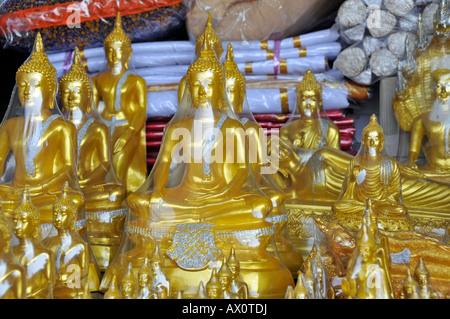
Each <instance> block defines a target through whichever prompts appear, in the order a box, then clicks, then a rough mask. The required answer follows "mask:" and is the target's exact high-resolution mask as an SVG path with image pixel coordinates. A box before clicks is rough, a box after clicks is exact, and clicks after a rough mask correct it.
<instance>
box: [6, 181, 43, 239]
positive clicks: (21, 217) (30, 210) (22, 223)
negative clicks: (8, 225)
mask: <svg viewBox="0 0 450 319" xmlns="http://www.w3.org/2000/svg"><path fill="white" fill-rule="evenodd" d="M12 221H13V230H14V234H15V235H16V237H17V238H19V239H27V238H34V237H36V235H37V231H38V228H39V210H38V209H37V207H36V206H34V205H33V203H32V202H31V198H30V189H29V187H28V186H25V189H24V191H23V195H22V200H21V202H20V204H19V205H18V206H17V207H16V209H14V211H13V212H12Z"/></svg>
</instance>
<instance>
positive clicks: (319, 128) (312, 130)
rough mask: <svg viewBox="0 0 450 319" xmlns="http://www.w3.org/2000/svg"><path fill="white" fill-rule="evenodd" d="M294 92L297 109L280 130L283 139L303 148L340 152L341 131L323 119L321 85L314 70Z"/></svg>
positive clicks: (309, 72) (308, 72)
mask: <svg viewBox="0 0 450 319" xmlns="http://www.w3.org/2000/svg"><path fill="white" fill-rule="evenodd" d="M295 93H296V99H297V107H296V109H295V111H294V112H293V114H292V117H291V119H290V120H289V121H288V122H287V123H286V124H285V125H283V126H282V127H281V129H280V138H281V139H284V140H286V141H289V142H291V144H292V145H294V146H295V147H300V148H304V149H317V148H321V147H324V146H327V147H331V148H335V149H340V147H341V139H340V135H339V129H338V127H337V126H336V125H335V124H334V123H333V122H331V121H330V120H329V119H324V118H323V116H324V115H325V112H324V111H323V109H322V85H321V84H320V83H319V81H317V80H316V78H315V76H314V74H313V73H312V71H311V70H308V71H307V72H306V74H305V76H304V77H303V80H302V82H300V84H299V85H298V86H297V88H296V90H295ZM297 117H299V118H297Z"/></svg>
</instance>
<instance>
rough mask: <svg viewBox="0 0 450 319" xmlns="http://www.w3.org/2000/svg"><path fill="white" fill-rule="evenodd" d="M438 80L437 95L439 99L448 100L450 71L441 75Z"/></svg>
mask: <svg viewBox="0 0 450 319" xmlns="http://www.w3.org/2000/svg"><path fill="white" fill-rule="evenodd" d="M436 82H437V83H436V97H437V99H438V100H439V101H441V102H446V101H447V100H448V98H449V94H450V73H447V74H444V75H441V76H439V77H438V78H437V81H436Z"/></svg>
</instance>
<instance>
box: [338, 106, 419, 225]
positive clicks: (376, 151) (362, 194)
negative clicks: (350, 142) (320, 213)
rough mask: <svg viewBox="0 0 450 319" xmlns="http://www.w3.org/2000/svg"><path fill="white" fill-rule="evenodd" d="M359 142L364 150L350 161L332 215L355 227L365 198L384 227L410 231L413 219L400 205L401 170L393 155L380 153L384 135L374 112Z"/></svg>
mask: <svg viewBox="0 0 450 319" xmlns="http://www.w3.org/2000/svg"><path fill="white" fill-rule="evenodd" d="M362 145H363V147H364V149H363V150H364V152H362V153H361V154H358V155H357V156H356V157H355V158H354V159H352V161H351V162H350V165H349V167H348V171H347V174H346V177H345V179H344V183H343V187H342V193H341V195H340V196H339V198H338V200H337V201H336V202H335V203H334V204H333V205H332V209H333V212H334V214H335V218H336V219H337V220H338V221H341V222H342V223H343V224H344V225H346V226H349V227H350V228H353V229H357V227H358V224H360V223H361V217H362V212H363V211H364V208H365V206H366V201H367V199H371V202H372V208H373V210H374V211H375V213H376V214H377V215H378V219H379V221H380V222H381V224H382V226H383V228H385V229H388V230H400V229H403V230H413V229H414V226H413V223H412V220H411V219H410V217H409V215H408V211H407V208H406V206H405V205H404V204H403V199H402V193H401V191H402V188H401V180H400V170H399V167H398V164H397V162H396V161H395V160H394V159H393V158H391V157H389V156H387V155H384V154H383V153H382V151H383V147H384V135H383V130H382V128H381V127H380V126H379V124H378V122H377V117H376V116H375V114H373V115H372V116H371V118H370V123H369V125H367V126H366V127H365V128H364V130H363V132H362Z"/></svg>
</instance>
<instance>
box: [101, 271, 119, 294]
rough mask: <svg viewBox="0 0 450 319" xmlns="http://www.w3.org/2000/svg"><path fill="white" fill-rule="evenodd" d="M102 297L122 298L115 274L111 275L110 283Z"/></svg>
mask: <svg viewBox="0 0 450 319" xmlns="http://www.w3.org/2000/svg"><path fill="white" fill-rule="evenodd" d="M103 299H122V294H121V293H120V289H119V284H118V283H117V276H116V275H113V277H112V279H111V284H110V285H109V288H108V290H107V291H106V292H105V295H104V296H103Z"/></svg>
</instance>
